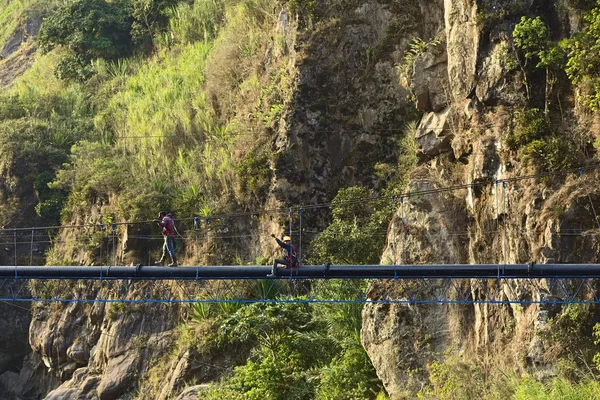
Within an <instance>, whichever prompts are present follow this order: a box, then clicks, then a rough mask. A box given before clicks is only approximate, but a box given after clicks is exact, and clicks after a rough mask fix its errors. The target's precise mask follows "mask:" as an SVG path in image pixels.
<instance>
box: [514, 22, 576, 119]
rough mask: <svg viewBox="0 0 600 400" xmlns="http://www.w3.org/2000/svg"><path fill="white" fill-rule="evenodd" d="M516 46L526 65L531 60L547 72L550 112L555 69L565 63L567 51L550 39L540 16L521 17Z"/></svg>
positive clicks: (546, 94)
mask: <svg viewBox="0 0 600 400" xmlns="http://www.w3.org/2000/svg"><path fill="white" fill-rule="evenodd" d="M513 38H514V41H515V46H516V47H517V48H518V49H520V50H521V51H522V52H523V56H524V57H525V65H524V67H525V66H526V65H527V62H528V61H529V60H532V61H535V62H536V66H535V67H536V68H543V69H544V70H545V72H546V87H545V90H544V112H545V113H546V114H547V113H548V99H549V97H550V94H551V93H552V86H553V85H554V83H556V73H555V71H556V70H557V69H559V68H562V66H563V65H564V59H565V53H564V51H563V50H562V48H561V47H560V46H559V45H558V44H557V43H555V42H553V41H551V40H550V32H549V30H548V27H547V26H546V24H545V23H544V21H542V20H541V18H540V17H535V18H527V17H521V22H519V23H518V24H517V25H516V26H515V29H514V31H513Z"/></svg>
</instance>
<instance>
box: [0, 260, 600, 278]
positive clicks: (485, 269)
mask: <svg viewBox="0 0 600 400" xmlns="http://www.w3.org/2000/svg"><path fill="white" fill-rule="evenodd" d="M270 271H271V267H265V266H192V267H157V266H142V267H122V266H114V267H107V266H102V267H101V266H77V267H74V266H16V267H15V266H0V280H7V279H86V280H111V279H138V280H165V279H167V280H196V279H198V280H201V279H202V280H204V279H212V280H214V279H261V278H264V279H266V278H267V274H269V273H270ZM279 272H280V276H279V278H290V277H291V276H290V273H289V270H286V269H283V268H279ZM293 277H294V278H299V279H307V278H310V279H332V278H333V279H341V278H350V279H365V278H367V279H368V278H380V279H385V278H388V279H389V278H398V279H418V278H557V277H560V278H566V277H571V278H600V264H533V263H530V264H508V265H498V264H429V265H331V266H326V265H304V266H301V267H300V268H299V269H298V271H297V274H294V275H293Z"/></svg>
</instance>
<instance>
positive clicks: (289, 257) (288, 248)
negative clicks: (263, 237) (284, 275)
mask: <svg viewBox="0 0 600 400" xmlns="http://www.w3.org/2000/svg"><path fill="white" fill-rule="evenodd" d="M271 237H272V238H275V240H276V241H277V244H278V245H279V246H281V247H282V248H283V250H284V256H283V258H276V259H275V260H274V261H273V268H271V273H270V274H269V275H267V276H278V273H277V272H278V271H277V264H282V265H283V268H284V269H290V268H291V269H292V272H296V270H297V269H298V255H297V253H296V248H295V247H294V245H293V244H292V238H291V237H289V236H284V237H283V241H281V240H279V239H277V238H276V237H275V235H274V234H271Z"/></svg>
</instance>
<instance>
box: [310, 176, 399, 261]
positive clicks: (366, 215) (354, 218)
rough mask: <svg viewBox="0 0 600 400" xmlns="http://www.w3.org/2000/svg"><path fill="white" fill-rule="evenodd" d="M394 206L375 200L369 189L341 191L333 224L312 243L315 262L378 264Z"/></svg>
mask: <svg viewBox="0 0 600 400" xmlns="http://www.w3.org/2000/svg"><path fill="white" fill-rule="evenodd" d="M386 200H387V199H386ZM390 207H391V206H390V204H389V202H388V201H383V202H382V201H373V200H372V199H371V195H370V193H369V190H368V189H366V188H363V187H359V186H355V187H351V188H347V189H341V190H340V191H339V192H338V194H337V196H336V197H335V199H334V200H333V202H332V212H333V221H332V222H331V224H329V226H328V227H327V229H325V230H324V231H323V232H322V233H321V234H320V235H319V236H318V237H317V238H316V239H315V240H314V241H313V243H312V245H313V255H312V259H314V260H315V262H319V263H320V262H324V261H329V262H332V263H334V264H375V263H378V262H379V258H380V255H381V251H382V249H383V245H384V240H385V235H384V234H382V233H385V229H386V227H387V224H388V222H389V218H390V215H391V208H390Z"/></svg>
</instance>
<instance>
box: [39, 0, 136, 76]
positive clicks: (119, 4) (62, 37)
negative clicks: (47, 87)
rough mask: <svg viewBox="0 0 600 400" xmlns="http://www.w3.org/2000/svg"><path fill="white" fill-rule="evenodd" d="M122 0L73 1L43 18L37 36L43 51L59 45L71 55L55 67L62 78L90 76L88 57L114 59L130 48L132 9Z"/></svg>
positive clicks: (90, 58)
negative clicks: (111, 0)
mask: <svg viewBox="0 0 600 400" xmlns="http://www.w3.org/2000/svg"><path fill="white" fill-rule="evenodd" d="M127 4H128V3H127V2H126V1H125V0H122V1H115V2H107V1H105V0H73V1H70V2H67V3H64V4H63V5H61V6H60V7H59V8H58V9H57V10H56V11H55V12H54V14H52V15H50V16H49V17H48V18H46V19H45V20H44V22H43V23H42V26H41V27H40V31H39V33H38V36H37V41H38V44H39V46H40V50H41V51H42V53H47V52H49V51H50V50H52V49H54V48H56V47H58V46H62V47H65V48H67V49H69V50H70V51H71V52H72V55H70V56H67V57H65V58H64V59H63V60H61V62H60V63H59V65H58V66H57V70H56V73H57V76H60V77H61V79H74V80H80V81H81V80H85V79H87V78H89V75H90V71H91V66H90V62H91V60H94V59H97V58H103V59H109V60H113V59H117V58H119V57H124V56H127V55H128V54H129V53H130V51H131V38H130V33H129V31H130V29H131V18H130V15H131V9H130V7H129V6H128V5H127Z"/></svg>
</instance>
